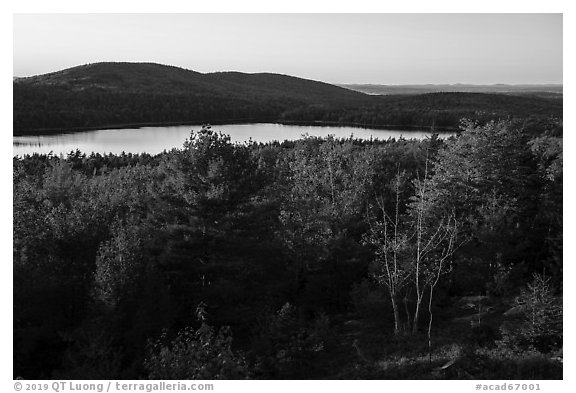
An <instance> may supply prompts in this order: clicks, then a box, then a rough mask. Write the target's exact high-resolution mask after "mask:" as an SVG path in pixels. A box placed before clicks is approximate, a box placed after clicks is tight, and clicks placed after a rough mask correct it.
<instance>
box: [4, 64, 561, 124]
mask: <svg viewBox="0 0 576 393" xmlns="http://www.w3.org/2000/svg"><path fill="white" fill-rule="evenodd" d="M461 86H465V85H458V87H459V88H461ZM389 88H390V87H389ZM363 89H364V90H366V89H367V87H366V86H364V87H363ZM416 91H417V93H414V94H411V93H407V91H406V89H405V90H403V91H402V93H398V91H396V92H394V94H392V95H385V96H381V95H369V94H366V93H370V94H374V93H371V92H370V91H365V92H359V91H354V90H352V87H351V86H348V85H347V86H335V85H331V84H328V83H324V82H319V81H313V80H309V79H303V78H297V77H294V76H289V75H280V74H272V73H254V74H247V73H241V72H214V73H206V74H203V73H199V72H196V71H191V70H187V69H184V68H180V67H175V66H167V65H161V64H156V63H112V62H106V63H94V64H86V65H81V66H77V67H72V68H68V69H65V70H61V71H57V72H52V73H48V74H44V75H36V76H31V77H24V78H15V79H14V80H13V93H14V94H13V97H14V98H13V99H14V101H13V103H14V105H13V107H14V128H13V134H14V135H26V134H28V135H34V134H39V133H58V132H62V131H79V130H86V129H95V128H122V127H128V126H144V125H169V124H202V123H212V124H218V123H238V122H243V123H246V122H282V123H287V122H288V123H298V124H315V125H317V124H331V125H334V124H336V125H338V124H340V125H357V126H362V127H371V128H390V127H392V128H399V127H405V128H407V129H411V128H430V127H435V128H436V129H442V128H443V129H455V128H457V127H458V125H459V123H460V119H461V118H463V117H467V118H474V119H479V120H488V119H495V118H509V117H527V116H530V117H540V118H542V117H547V116H556V117H561V116H562V100H561V99H560V100H558V99H550V98H558V96H552V97H542V96H541V97H538V96H536V95H534V94H532V95H530V94H525V95H523V94H516V96H512V95H505V94H479V93H477V92H474V93H468V92H458V93H455V92H443V93H439V92H430V93H428V92H427V91H425V90H424V91H423V90H422V88H421V87H420V88H419V90H418V89H416ZM423 92H424V93H428V94H422V93H423ZM560 97H561V96H560Z"/></svg>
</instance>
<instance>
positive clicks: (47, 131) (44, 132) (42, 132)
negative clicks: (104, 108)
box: [12, 119, 459, 137]
mask: <svg viewBox="0 0 576 393" xmlns="http://www.w3.org/2000/svg"><path fill="white" fill-rule="evenodd" d="M227 124H280V125H286V126H310V127H353V128H361V129H368V130H398V131H407V132H410V131H434V132H438V133H442V132H457V131H458V130H459V128H458V127H443V128H438V129H434V126H433V125H430V126H416V125H408V126H406V125H394V124H377V125H369V124H362V123H354V122H338V121H319V120H318V121H305V120H303V121H298V120H278V119H275V120H268V121H265V120H252V119H231V120H221V121H211V122H187V121H186V122H158V123H154V122H151V123H122V124H109V125H102V126H91V127H90V126H85V127H73V128H41V129H35V130H25V131H20V132H13V133H12V137H26V136H49V135H59V134H75V133H80V132H87V131H98V130H122V129H138V128H144V127H159V128H160V127H177V126H191V127H202V126H203V125H210V126H212V127H214V126H218V125H227Z"/></svg>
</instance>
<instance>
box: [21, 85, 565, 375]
mask: <svg viewBox="0 0 576 393" xmlns="http://www.w3.org/2000/svg"><path fill="white" fill-rule="evenodd" d="M187 75H188V74H187ZM134 77H135V78H139V77H140V76H137V75H135V76H134ZM431 99H432V98H431ZM526 124H527V125H526V126H525V127H524V128H523V127H522V124H521V123H516V122H512V121H504V122H495V123H487V124H481V123H465V125H464V129H463V131H462V132H461V134H460V135H459V136H458V137H455V138H452V139H450V140H441V139H439V138H437V137H434V138H430V139H426V140H423V141H416V140H405V139H399V140H393V139H390V140H387V141H378V140H357V139H354V138H347V139H336V138H333V137H329V138H313V137H306V138H303V139H301V140H298V141H285V142H281V143H280V142H274V143H268V144H256V143H247V144H234V143H231V141H230V138H229V137H227V136H225V135H222V134H219V133H217V132H215V131H213V130H212V129H211V128H209V127H203V128H202V129H201V130H199V131H197V132H194V133H191V136H190V139H189V140H188V141H186V142H185V144H184V145H183V148H182V149H174V150H173V151H170V152H165V153H163V154H159V155H157V156H149V155H146V154H142V155H132V154H121V155H98V154H91V155H85V154H84V153H82V152H80V151H74V152H71V153H70V154H68V155H66V156H63V157H55V156H53V155H33V156H27V157H23V158H21V159H14V160H13V191H14V192H13V195H14V199H13V222H14V227H13V257H14V258H13V265H14V321H13V324H14V375H15V376H20V377H23V378H30V379H32V378H45V379H48V378H84V379H91V378H97V379H98V378H104V377H115V378H127V379H138V378H146V377H149V376H151V375H152V373H156V374H154V375H155V376H160V375H162V376H165V377H166V378H169V377H170V376H171V375H178V376H179V377H180V376H181V377H183V378H184V377H185V376H186V377H206V378H208V377H210V378H220V377H221V378H224V377H226V378H246V377H256V378H327V377H339V376H340V377H341V376H344V375H347V374H346V372H347V371H346V370H348V371H350V370H353V369H354V366H353V364H352V363H357V361H358V357H357V356H355V355H354V352H352V351H353V350H354V349H353V347H352V341H353V338H356V337H358V338H359V341H360V342H362V343H364V342H372V341H378V342H380V343H382V345H381V346H380V345H378V346H376V345H371V346H370V349H371V352H370V354H371V355H373V356H374V359H372V358H371V359H369V361H368V363H374V364H375V366H374V364H372V365H366V367H365V368H366V369H365V370H364V371H362V370H360V371H362V373H365V374H362V375H367V376H382V375H385V376H386V377H390V376H392V374H393V373H394V372H397V375H398V376H400V377H411V376H417V375H429V374H426V373H427V372H428V371H429V370H428V369H429V363H428V358H427V353H426V343H425V342H424V341H423V340H422V339H423V337H422V336H421V335H420V334H418V333H417V334H415V335H413V336H411V337H410V339H406V340H405V339H404V337H402V336H398V337H393V336H392V334H391V329H389V327H390V325H391V323H392V318H388V317H386V315H387V314H388V313H390V310H391V308H392V306H391V301H390V299H389V295H385V294H384V291H382V289H383V287H382V286H380V285H377V282H376V281H375V280H373V278H374V277H375V276H376V275H377V276H379V277H381V276H382V273H383V272H384V271H385V270H386V269H385V268H386V263H383V261H385V259H386V258H388V260H389V261H391V260H393V258H392V257H393V255H394V250H395V248H394V247H396V245H399V244H401V245H402V248H401V249H398V250H397V251H398V252H396V254H397V255H396V256H397V257H398V259H397V260H401V261H402V263H403V264H402V265H398V267H401V268H402V269H401V270H402V271H403V272H404V273H405V274H404V275H402V276H398V277H401V278H402V279H403V280H404V281H406V282H409V283H410V284H409V285H407V286H404V287H402V288H400V290H399V291H397V293H396V295H397V300H398V303H399V304H398V305H399V306H400V307H399V308H400V310H401V311H400V314H401V315H400V319H401V320H405V321H403V322H408V321H410V322H412V319H413V316H412V315H413V311H414V309H415V307H416V305H417V303H418V297H419V294H418V293H417V291H415V287H414V283H412V280H413V279H414V278H415V277H416V275H415V272H414V269H413V267H411V266H412V265H413V262H414V258H413V256H414V255H416V253H415V252H414V250H415V249H417V248H418V247H417V244H418V241H417V237H418V235H416V234H417V233H420V236H421V244H425V243H424V240H426V239H432V238H434V236H433V235H434V234H435V233H436V230H437V229H438V228H441V229H442V228H445V227H446V225H444V227H440V224H441V223H443V224H447V223H448V217H450V219H449V220H450V223H451V225H449V227H450V228H456V229H457V239H458V241H459V242H461V241H463V240H466V241H467V242H466V243H465V244H464V245H463V246H462V247H460V248H458V249H457V250H456V251H455V253H454V256H453V258H448V259H446V261H445V262H447V264H446V265H443V267H449V269H439V267H440V266H439V264H438V261H440V260H441V259H442V256H443V255H446V254H443V251H442V250H444V249H445V246H446V245H447V244H448V243H449V242H448V239H449V238H450V236H448V237H444V238H443V241H440V242H437V243H438V248H437V249H436V251H433V252H432V251H430V252H429V253H428V254H427V256H424V257H422V255H421V257H422V258H420V262H421V265H420V267H421V268H422V270H420V273H421V274H420V276H419V277H420V278H421V279H422V280H423V281H422V282H421V283H425V285H426V288H428V289H430V288H431V287H432V284H433V285H434V290H433V292H432V293H431V292H430V291H422V292H420V295H421V296H422V298H421V300H420V301H421V302H423V303H424V304H425V303H428V304H429V305H430V309H431V310H433V311H434V315H435V316H434V327H435V336H434V337H435V342H434V348H435V352H434V353H432V360H433V361H438V362H440V361H441V360H442V359H441V355H442V353H441V348H442V345H448V344H451V343H454V342H456V341H462V342H464V343H469V342H470V339H471V338H470V337H469V336H470V335H469V334H468V330H467V327H466V329H462V326H459V325H457V323H453V321H452V318H455V317H457V316H461V315H462V314H463V313H464V312H465V311H463V310H461V309H459V306H457V304H458V303H457V302H456V301H455V300H454V298H458V297H461V296H466V295H475V296H476V295H478V294H480V293H484V292H485V291H489V292H490V293H489V294H490V295H491V296H493V295H497V296H499V297H500V298H499V300H498V302H501V303H502V304H505V303H507V302H508V300H509V299H508V297H509V296H511V295H512V294H517V293H518V292H519V291H520V288H524V287H525V285H526V283H527V282H528V281H530V280H531V276H532V275H533V274H534V273H541V272H545V273H546V277H547V279H546V280H545V282H544V283H538V282H535V283H533V284H531V285H532V286H531V287H529V289H526V290H525V291H524V292H522V294H521V296H520V297H519V299H520V301H521V302H522V307H524V309H525V310H532V311H531V312H532V314H530V313H528V312H526V313H525V314H523V315H524V316H525V317H526V318H528V316H529V315H533V316H534V317H535V318H536V319H538V321H540V322H541V324H538V323H535V324H530V323H528V321H529V319H526V318H524V319H521V320H519V321H517V322H514V321H511V323H510V324H509V328H507V329H508V332H509V333H506V331H505V330H504V328H502V333H503V336H504V341H505V340H506V337H507V334H508V336H509V337H508V338H513V339H514V340H516V341H514V340H509V341H507V343H509V344H510V345H509V347H510V348H515V349H514V351H516V352H518V351H524V352H523V353H525V352H526V351H528V350H529V348H531V347H534V348H536V349H538V350H540V351H551V350H554V349H555V348H558V347H559V346H560V345H561V338H562V336H561V330H559V328H560V327H561V325H560V324H559V319H558V318H559V317H558V315H561V314H559V313H560V309H559V308H558V305H559V299H558V298H557V294H558V293H561V288H562V252H561V251H562V225H561V222H562V198H561V194H562V193H561V190H562V170H561V169H562V149H561V147H562V144H561V143H560V142H561V124H540V123H530V122H528V123H526ZM540 126H541V127H543V128H542V129H543V130H544V131H543V132H542V133H540V134H538V132H537V130H538V129H539V128H538V127H540ZM399 169H400V170H399ZM398 180H400V181H398ZM424 180H425V181H424ZM422 190H424V191H425V192H424V193H422V192H421V191H422ZM396 217H398V220H396ZM455 222H457V223H458V225H454V226H453V225H452V224H455ZM397 223H398V224H399V225H398V229H399V232H398V234H399V235H401V236H398V237H397V238H396V240H401V241H399V242H397V243H395V242H394V240H395V238H394V236H391V234H392V228H393V227H394V225H396V224H397ZM418 223H420V224H421V225H420V229H419V232H418V230H416V228H417V224H418ZM438 233H444V232H442V231H440V232H438ZM446 233H448V232H446ZM385 234H386V235H387V236H388V240H389V241H388V242H387V243H386V242H382V239H385V238H386V236H385ZM389 266H390V265H389ZM438 272H450V274H446V275H443V274H440V276H441V278H439V279H438V281H437V283H436V284H434V283H435V282H436V278H437V277H439V275H437V274H436V273H438ZM407 277H408V278H407ZM548 278H549V279H548ZM530 291H532V292H530ZM530 293H532V295H531V294H530ZM437 294H438V295H437ZM439 295H441V296H439ZM431 299H433V301H431V302H429V301H430V300H431ZM200 302H205V303H206V304H209V305H210V325H208V324H207V323H206V322H205V321H198V320H197V318H196V317H195V316H194V315H193V314H191V313H190V310H191V309H194V308H195V307H196V305H197V304H198V303H200ZM283 305H284V306H283ZM270 310H273V311H270ZM406 310H409V311H410V314H411V315H410V316H407V317H405V316H404V314H405V311H406ZM503 311H504V310H500V309H499V308H497V309H496V310H495V311H494V312H493V313H492V314H491V315H490V316H489V317H487V318H483V321H484V320H486V321H488V322H487V323H489V324H490V326H491V328H490V329H492V330H489V329H488V328H486V329H485V332H486V333H487V334H485V335H483V334H480V333H479V334H478V335H477V336H478V337H476V339H475V342H476V345H480V346H481V347H483V349H486V348H487V347H490V346H491V345H492V341H493V339H494V337H493V335H492V334H491V333H490V332H492V333H493V332H497V331H499V328H500V324H501V322H502V319H503V317H502V315H501V312H503ZM351 313H352V314H353V313H357V314H358V315H356V316H354V315H351ZM423 315H424V314H423ZM431 315H432V313H429V317H428V322H429V321H430V320H431V318H430V317H431ZM354 318H358V321H357V323H355V324H347V322H348V321H350V320H354V321H355V319H354ZM423 318H425V317H423ZM424 322H426V320H425V321H424ZM540 322H539V323H540ZM226 326H230V327H231V329H232V328H233V329H234V345H232V343H231V335H230V333H229V331H228V330H227V328H225V327H226ZM400 327H401V328H402V326H400ZM548 328H550V329H548ZM363 329H364V330H363ZM458 329H459V330H458ZM546 329H548V332H550V333H551V335H549V336H547V335H546V334H545V332H546V331H547V330H546ZM163 330H165V331H166V333H165V335H164V337H161V339H160V340H157V339H153V341H152V342H153V345H152V346H151V347H149V348H147V346H146V343H147V342H148V340H149V339H151V338H157V337H159V336H160V334H161V332H162V331H163ZM458 331H460V333H458ZM176 332H180V333H176ZM488 333H490V334H488ZM518 340H520V341H518ZM504 341H503V342H504ZM154 345H156V346H154ZM204 345H205V346H204ZM506 345H508V344H506ZM503 348H504V349H502V351H503V353H504V352H506V351H508V352H510V353H512V351H511V350H510V349H509V348H508V347H503ZM507 348H508V349H507ZM239 349H242V351H243V352H242V354H240V352H239ZM439 351H440V352H439ZM508 352H506V353H508ZM521 355H522V354H518V353H515V354H514V355H510V356H518V358H514V359H516V360H510V361H513V362H515V363H514V364H524V363H525V362H524V360H519V359H520V357H521ZM386 356H389V357H388V358H386V359H387V360H386V361H388V362H390V363H389V364H390V365H393V363H394V362H395V361H396V360H397V361H398V362H400V360H401V357H402V356H404V357H406V358H408V357H410V358H411V359H413V360H414V362H413V363H414V364H413V365H412V366H409V365H407V363H406V364H405V363H402V365H400V366H399V367H395V366H394V367H392V366H391V368H390V369H389V372H386V373H384V374H382V373H381V372H380V371H381V370H380V371H379V369H378V365H377V361H378V359H380V358H383V357H386ZM489 356H490V357H491V359H492V360H489V361H488V360H487V364H492V365H499V367H501V366H502V365H503V364H505V362H504V363H498V362H497V361H496V360H494V359H493V358H495V357H497V356H504V355H496V354H493V355H489ZM506 356H508V355H506ZM510 356H509V357H510ZM527 356H528V355H527ZM394 357H397V359H396V360H394V359H393V358H394ZM145 359H148V360H147V363H145ZM435 359H436V360H435ZM538 359H540V358H538ZM538 359H536V360H534V361H533V362H532V361H531V360H530V362H532V363H530V362H528V361H527V362H528V363H530V364H532V365H535V364H543V363H544V361H543V360H542V361H541V360H538ZM224 360H225V361H226V363H225V364H224V363H223V361H224ZM372 360H374V362H372ZM368 363H366V364H368ZM145 364H148V366H149V367H148V368H146V366H145ZM363 364H364V363H363ZM526 364H527V363H526ZM373 366H374V367H373ZM362 367H364V366H362ZM362 367H360V368H362ZM490 367H491V368H490V370H492V371H491V372H494V373H495V374H494V375H498V374H497V371H498V370H497V367H496V366H494V367H492V366H490ZM527 367H528V366H527ZM530 367H532V366H530ZM551 367H552V366H551ZM194 370H196V371H194ZM393 370H396V371H393ZM531 370H532V371H533V369H531ZM550 370H552V371H554V370H556V369H555V368H554V367H552V368H550ZM248 371H249V372H248ZM360 371H359V372H360ZM532 371H530V372H532ZM552 371H550V372H552ZM554 372H555V371H554ZM187 373H188V374H187ZM190 373H192V374H190ZM462 375H465V374H464V373H462ZM462 375H461V376H462ZM522 375H528V374H522ZM535 375H536V374H535ZM546 375H548V374H546ZM429 376H430V375H429Z"/></svg>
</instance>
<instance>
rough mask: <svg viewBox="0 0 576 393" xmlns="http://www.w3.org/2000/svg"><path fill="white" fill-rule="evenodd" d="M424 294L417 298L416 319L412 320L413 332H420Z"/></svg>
mask: <svg viewBox="0 0 576 393" xmlns="http://www.w3.org/2000/svg"><path fill="white" fill-rule="evenodd" d="M421 303H422V295H420V296H419V297H417V298H416V310H414V319H413V320H412V334H416V333H418V317H419V316H420V304H421Z"/></svg>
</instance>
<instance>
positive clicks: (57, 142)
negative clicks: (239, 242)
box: [13, 123, 452, 156]
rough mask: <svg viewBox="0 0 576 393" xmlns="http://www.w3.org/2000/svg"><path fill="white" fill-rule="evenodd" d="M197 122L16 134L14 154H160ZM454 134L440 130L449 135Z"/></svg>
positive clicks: (253, 127) (233, 128)
mask: <svg viewBox="0 0 576 393" xmlns="http://www.w3.org/2000/svg"><path fill="white" fill-rule="evenodd" d="M201 128H202V127H201V126H199V125H197V126H194V125H187V126H170V127H142V128H126V129H111V130H95V131H83V132H75V133H67V134H58V135H40V136H15V137H13V154H14V155H15V156H23V155H25V154H33V153H40V154H48V153H50V152H52V153H53V154H56V155H60V154H67V153H69V152H71V151H74V150H76V149H79V150H80V151H81V152H83V153H87V154H90V153H91V152H95V153H101V154H107V153H114V154H119V153H122V152H123V151H124V152H126V153H143V152H146V153H150V154H157V153H161V152H162V151H164V150H171V149H172V148H174V147H176V148H181V147H182V144H183V143H184V141H185V140H186V139H187V138H189V137H190V131H192V130H194V131H199V130H200V129H201ZM212 129H213V130H215V131H220V132H222V133H224V134H228V135H230V137H231V139H232V141H233V142H244V141H248V140H249V139H250V138H252V140H253V141H256V142H270V141H274V140H277V141H284V140H295V139H299V138H301V137H302V136H303V135H310V136H319V137H326V136H328V135H334V136H335V137H337V138H347V137H350V136H354V137H355V138H362V139H370V138H373V139H380V140H386V139H388V138H396V139H397V138H400V137H404V138H406V139H412V138H416V139H422V138H425V137H426V136H430V135H431V133H430V132H426V131H396V130H374V129H366V128H356V127H324V126H298V125H283V124H273V123H258V124H224V125H215V126H212ZM450 135H452V133H440V136H441V137H448V136H450Z"/></svg>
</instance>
